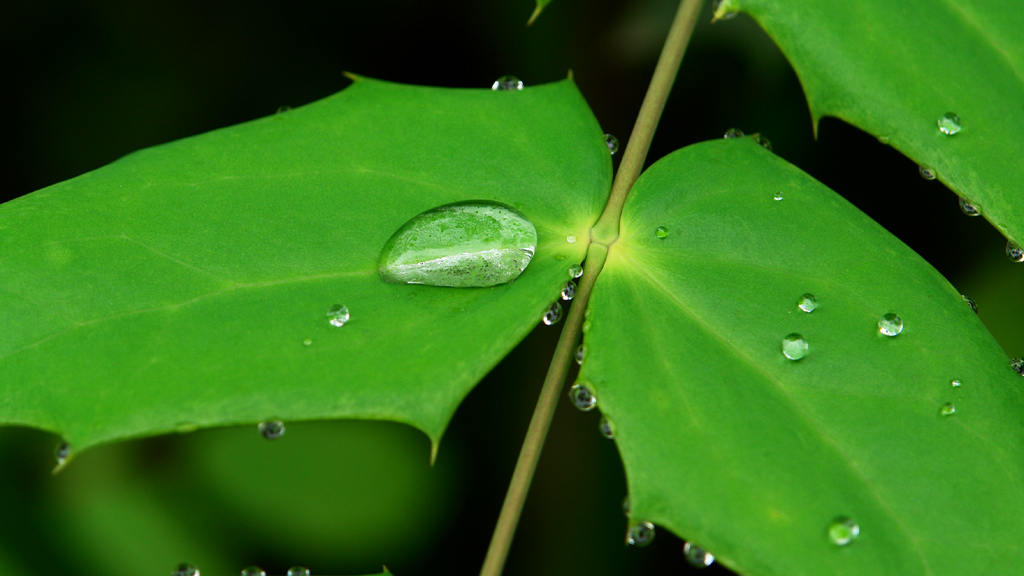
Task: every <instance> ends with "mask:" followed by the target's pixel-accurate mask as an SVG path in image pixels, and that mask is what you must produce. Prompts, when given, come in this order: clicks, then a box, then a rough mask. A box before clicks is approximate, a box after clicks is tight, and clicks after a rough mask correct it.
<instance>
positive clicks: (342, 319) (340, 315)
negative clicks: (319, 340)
mask: <svg viewBox="0 0 1024 576" xmlns="http://www.w3.org/2000/svg"><path fill="white" fill-rule="evenodd" d="M349 317H350V315H349V313H348V307H346V306H342V305H341V304H335V305H334V306H331V307H330V308H329V309H328V310H327V321H328V322H330V324H331V326H334V327H336V328H341V327H342V326H344V325H345V323H346V322H348V319H349ZM310 343H311V344H312V342H310Z"/></svg>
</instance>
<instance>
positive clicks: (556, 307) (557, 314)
mask: <svg viewBox="0 0 1024 576" xmlns="http://www.w3.org/2000/svg"><path fill="white" fill-rule="evenodd" d="M561 319H562V304H561V303H560V302H559V301H558V300H555V301H554V302H553V303H552V304H551V306H549V307H548V309H547V310H545V311H544V316H542V317H541V321H542V322H544V324H547V325H548V326H551V325H552V324H557V323H558V321H559V320H561Z"/></svg>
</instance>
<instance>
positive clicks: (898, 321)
mask: <svg viewBox="0 0 1024 576" xmlns="http://www.w3.org/2000/svg"><path fill="white" fill-rule="evenodd" d="M878 331H879V332H881V333H882V334H883V335H885V336H897V335H899V333H900V332H903V319H902V318H900V317H899V316H897V315H896V314H893V313H892V312H889V313H888V314H883V315H882V317H881V318H879V319H878Z"/></svg>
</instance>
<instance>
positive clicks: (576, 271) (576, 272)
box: [569, 264, 583, 279]
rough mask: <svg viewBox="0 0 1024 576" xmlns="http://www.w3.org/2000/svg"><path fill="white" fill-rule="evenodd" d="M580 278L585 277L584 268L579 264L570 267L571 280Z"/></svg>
mask: <svg viewBox="0 0 1024 576" xmlns="http://www.w3.org/2000/svg"><path fill="white" fill-rule="evenodd" d="M580 276H583V266H580V265H579V264H574V265H572V266H570V267H569V278H570V279H576V278H579V277H580Z"/></svg>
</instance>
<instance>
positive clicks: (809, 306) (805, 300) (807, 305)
mask: <svg viewBox="0 0 1024 576" xmlns="http://www.w3.org/2000/svg"><path fill="white" fill-rule="evenodd" d="M796 306H797V308H799V309H801V310H803V311H804V312H807V313H808V314H810V313H811V312H814V311H815V310H816V309H817V308H818V299H817V298H815V297H814V294H810V293H808V294H804V295H803V296H801V297H800V299H799V300H797V301H796Z"/></svg>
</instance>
